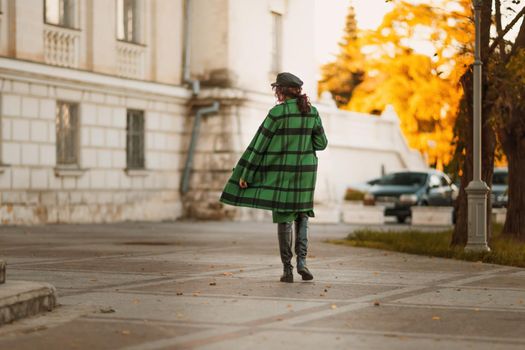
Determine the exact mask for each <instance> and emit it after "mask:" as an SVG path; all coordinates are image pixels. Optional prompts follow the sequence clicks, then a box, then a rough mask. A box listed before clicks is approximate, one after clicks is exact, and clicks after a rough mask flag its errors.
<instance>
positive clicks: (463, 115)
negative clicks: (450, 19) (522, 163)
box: [450, 1, 496, 246]
mask: <svg viewBox="0 0 525 350" xmlns="http://www.w3.org/2000/svg"><path fill="white" fill-rule="evenodd" d="M491 12H492V1H484V2H483V7H482V11H481V60H482V61H483V62H484V63H485V64H484V65H483V67H482V70H483V72H482V93H483V95H482V101H483V104H482V111H481V115H482V130H481V132H482V135H481V179H482V180H483V181H485V182H486V183H487V185H488V186H489V187H490V186H492V175H493V171H494V149H495V145H496V139H495V135H494V130H493V128H492V126H491V124H490V123H489V122H488V119H489V116H490V113H491V110H492V104H489V103H486V101H485V98H484V97H485V96H486V95H487V91H488V89H489V84H488V82H487V67H488V64H487V63H488V62H487V61H488V51H489V44H490V23H491ZM472 78H473V76H472V70H471V69H469V70H468V71H467V72H466V73H465V75H464V76H463V77H462V79H461V85H462V86H463V99H462V102H461V103H462V105H463V106H464V108H463V109H462V112H460V114H459V115H458V120H457V122H456V130H457V132H459V135H458V136H459V138H460V139H462V140H463V142H464V150H465V154H464V156H463V159H461V160H460V168H461V169H462V172H463V175H462V176H461V188H460V191H459V195H458V199H457V202H456V214H457V216H456V225H455V227H454V231H453V234H452V240H451V242H450V244H451V245H452V246H465V245H466V243H467V240H468V202H467V193H466V191H465V188H466V187H467V186H468V184H469V183H470V181H472V178H473V158H472V156H473V130H472V121H473V108H472V101H473V93H474V91H473V85H472ZM491 207H492V205H491V200H490V196H489V197H488V200H487V236H488V237H487V238H490V237H491V235H492V215H491V212H492V209H491Z"/></svg>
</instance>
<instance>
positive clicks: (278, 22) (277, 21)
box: [271, 12, 283, 73]
mask: <svg viewBox="0 0 525 350" xmlns="http://www.w3.org/2000/svg"><path fill="white" fill-rule="evenodd" d="M282 37H283V16H282V15H281V14H280V13H277V12H272V51H271V52H272V72H274V73H277V72H280V71H281V66H282V50H283V48H282V42H283V38H282Z"/></svg>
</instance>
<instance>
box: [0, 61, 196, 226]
mask: <svg viewBox="0 0 525 350" xmlns="http://www.w3.org/2000/svg"><path fill="white" fill-rule="evenodd" d="M0 67H2V68H0V98H1V100H0V102H1V106H2V108H1V122H2V127H1V129H2V142H1V150H2V152H1V158H0V161H1V163H3V164H4V165H3V166H2V167H1V169H2V171H0V191H1V199H0V218H1V219H2V223H4V224H30V223H53V222H107V221H121V220H163V219H176V218H178V217H180V216H181V215H182V206H181V199H180V196H179V181H180V172H181V171H180V170H181V167H182V164H183V160H184V158H185V157H184V155H185V151H186V149H185V147H187V130H188V129H189V128H188V127H187V125H186V123H187V122H188V121H187V120H186V118H185V116H186V115H187V111H186V102H187V100H188V98H189V93H188V91H187V90H185V89H182V88H178V87H165V86H159V85H156V84H151V83H144V82H135V84H134V85H133V84H130V83H129V82H128V81H126V80H124V79H121V78H110V77H106V76H102V75H97V74H94V73H85V72H76V73H71V71H70V70H67V69H64V68H58V67H49V66H41V65H38V64H34V63H28V62H24V63H22V62H20V61H16V60H9V59H5V58H2V59H0ZM64 76H67V77H68V80H67V82H66V81H65V80H64V78H63V77H64ZM57 100H67V101H72V102H76V103H78V104H79V107H80V108H79V111H80V115H79V116H80V164H79V165H80V168H81V169H82V170H83V171H81V172H80V173H79V174H72V175H71V174H70V175H65V176H61V175H57V173H56V169H55V167H56V148H55V147H56V146H55V142H56V129H55V114H56V101H57ZM126 108H134V109H141V110H144V112H145V120H146V148H145V157H146V171H145V172H142V173H140V174H129V173H127V172H126V171H125V168H126V151H125V150H126Z"/></svg>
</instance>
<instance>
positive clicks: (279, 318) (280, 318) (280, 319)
mask: <svg viewBox="0 0 525 350" xmlns="http://www.w3.org/2000/svg"><path fill="white" fill-rule="evenodd" d="M275 320H277V321H282V320H283V318H282V317H277V318H276V319H275Z"/></svg>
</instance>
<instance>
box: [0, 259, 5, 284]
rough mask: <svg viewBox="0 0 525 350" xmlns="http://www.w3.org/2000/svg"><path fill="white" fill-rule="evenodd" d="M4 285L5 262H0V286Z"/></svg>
mask: <svg viewBox="0 0 525 350" xmlns="http://www.w3.org/2000/svg"><path fill="white" fill-rule="evenodd" d="M2 283H5V261H3V260H0V284H2Z"/></svg>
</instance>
